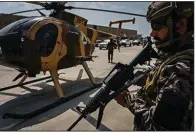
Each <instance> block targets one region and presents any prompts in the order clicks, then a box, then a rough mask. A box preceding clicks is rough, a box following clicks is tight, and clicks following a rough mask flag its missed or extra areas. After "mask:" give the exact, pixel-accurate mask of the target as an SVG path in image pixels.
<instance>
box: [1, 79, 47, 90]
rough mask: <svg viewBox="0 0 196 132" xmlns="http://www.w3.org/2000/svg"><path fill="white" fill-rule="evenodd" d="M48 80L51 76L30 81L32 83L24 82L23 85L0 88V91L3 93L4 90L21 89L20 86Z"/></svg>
mask: <svg viewBox="0 0 196 132" xmlns="http://www.w3.org/2000/svg"><path fill="white" fill-rule="evenodd" d="M50 78H51V76H47V77H43V78H39V79H35V80H32V81H28V82H24V83H18V84H15V85H11V86H7V87H3V88H0V91H5V90H8V89H12V88H16V87H21V86H24V85H27V84H31V83H35V82H39V81H42V80H46V79H50Z"/></svg>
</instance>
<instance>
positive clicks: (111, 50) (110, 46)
mask: <svg viewBox="0 0 196 132" xmlns="http://www.w3.org/2000/svg"><path fill="white" fill-rule="evenodd" d="M115 46H116V44H115V43H114V41H113V39H112V38H111V39H110V42H109V43H108V45H107V49H108V63H110V62H111V63H112V61H113V55H114V47H115Z"/></svg>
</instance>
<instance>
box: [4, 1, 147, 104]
mask: <svg viewBox="0 0 196 132" xmlns="http://www.w3.org/2000/svg"><path fill="white" fill-rule="evenodd" d="M28 3H32V4H37V5H40V6H42V7H43V8H41V9H35V10H26V11H20V12H15V13H11V14H5V16H7V15H15V14H19V13H24V12H30V11H38V12H39V13H40V14H41V16H39V17H27V18H24V19H21V20H18V21H15V22H13V23H11V24H9V25H7V26H5V27H4V28H3V29H1V30H0V47H1V50H2V53H1V58H0V65H4V66H9V67H12V68H15V69H16V70H18V71H19V72H21V73H20V74H19V75H18V76H17V77H16V78H15V79H14V80H16V79H18V78H20V77H22V76H23V78H22V80H21V81H20V84H22V83H23V82H24V81H25V79H26V78H27V77H36V74H39V73H40V72H41V71H43V72H44V73H45V72H46V71H49V72H50V75H51V77H52V79H53V82H54V87H55V88H56V91H57V95H58V97H59V98H60V99H62V98H64V93H63V90H62V88H61V85H60V83H59V81H58V70H60V69H64V68H70V67H73V66H76V65H82V66H83V67H84V69H85V71H86V72H87V75H88V76H89V79H90V81H91V83H92V84H93V85H94V86H100V84H97V83H96V81H95V80H94V77H93V75H92V73H91V71H90V69H89V68H88V65H87V63H86V61H91V60H92V59H93V57H95V56H92V54H93V51H94V48H95V46H94V42H95V40H96V39H98V37H100V36H107V37H108V38H109V37H114V35H112V34H109V33H104V32H100V31H97V30H96V29H93V28H89V27H87V20H86V19H85V18H82V17H80V16H78V15H75V14H72V13H69V12H66V11H65V9H69V10H71V9H82V10H95V11H105V12H113V13H120V14H127V15H139V14H133V13H126V12H118V11H110V10H101V9H92V8H81V7H73V6H65V4H66V3H67V2H51V3H47V2H46V3H41V2H28ZM41 10H53V12H52V13H51V14H50V15H49V17H46V15H45V14H43V13H42V12H41ZM139 16H142V15H139ZM143 16H144V15H143ZM7 89H8V88H7ZM65 100H66V99H65Z"/></svg>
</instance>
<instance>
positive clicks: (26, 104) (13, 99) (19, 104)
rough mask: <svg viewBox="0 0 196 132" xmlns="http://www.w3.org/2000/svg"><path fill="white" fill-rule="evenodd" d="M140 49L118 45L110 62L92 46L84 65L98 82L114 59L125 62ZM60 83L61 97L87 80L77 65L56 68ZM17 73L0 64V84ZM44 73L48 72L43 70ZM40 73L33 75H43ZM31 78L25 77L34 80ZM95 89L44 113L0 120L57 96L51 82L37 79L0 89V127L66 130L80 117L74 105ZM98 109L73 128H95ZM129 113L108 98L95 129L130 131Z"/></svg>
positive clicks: (38, 106) (105, 54) (105, 55)
mask: <svg viewBox="0 0 196 132" xmlns="http://www.w3.org/2000/svg"><path fill="white" fill-rule="evenodd" d="M141 49H142V46H134V47H122V48H121V50H120V52H119V51H118V50H117V49H115V51H114V60H113V63H108V59H107V50H99V48H96V49H95V52H94V54H93V55H94V56H98V57H97V58H95V59H94V62H87V63H88V66H89V68H90V70H91V72H92V74H93V76H94V77H95V79H96V81H97V82H99V81H101V80H103V78H104V77H105V76H106V75H107V74H108V73H109V71H110V70H111V69H112V68H113V67H114V66H115V64H116V63H117V62H121V63H124V64H128V63H129V62H130V61H131V59H133V57H135V55H136V54H137V53H138V52H139V51H140V50H141ZM59 73H64V74H62V75H60V78H62V79H60V83H61V85H62V87H63V90H64V94H65V96H69V95H71V94H73V93H76V92H78V91H80V90H83V89H85V88H87V87H89V86H91V83H90V81H89V79H88V76H87V74H86V72H85V70H84V69H83V67H82V66H81V65H78V66H76V67H72V68H68V69H63V70H60V71H59ZM17 74H18V72H17V71H15V70H13V69H10V68H7V67H3V66H0V84H1V85H0V87H3V86H8V85H11V84H16V83H17V82H12V80H13V78H15V76H16V75H17ZM47 75H49V74H48V73H47ZM45 76H46V75H43V74H42V73H41V74H40V75H38V76H37V78H40V77H45ZM34 79H35V78H28V79H27V81H28V80H34ZM137 89H138V87H137V86H131V87H130V88H129V90H132V91H136V90H137ZM97 90H98V89H95V90H92V91H90V92H88V93H86V94H84V95H82V96H80V97H77V98H75V99H73V100H71V101H69V102H67V103H64V104H62V105H60V106H58V107H56V108H54V109H51V110H49V111H47V112H44V113H42V114H40V115H38V116H35V117H33V118H30V119H26V120H24V119H3V118H2V115H3V114H4V113H5V112H14V113H27V112H30V111H34V110H35V109H37V108H40V107H43V106H45V105H47V104H50V103H52V102H54V101H56V100H57V99H58V97H57V95H56V90H55V89H54V87H53V83H52V82H51V81H50V82H45V81H41V82H37V83H34V84H29V85H25V86H24V87H22V88H21V87H17V88H13V89H9V90H6V91H2V92H0V130H11V131H13V130H25V131H26V130H36V131H37V130H67V129H68V128H69V126H70V125H71V124H72V123H73V122H74V121H75V120H76V119H77V118H78V117H79V116H80V114H79V113H78V112H77V111H76V110H75V107H76V106H77V105H79V104H80V105H81V104H85V103H86V101H87V100H89V99H90V98H91V97H93V96H94V95H95V92H96V91H97ZM97 116H98V110H97V111H96V112H94V113H92V114H91V115H89V116H88V117H87V118H85V119H82V120H81V121H80V122H79V123H78V124H77V125H76V126H75V127H74V128H73V130H96V121H97ZM133 117H134V116H133V115H132V113H131V112H130V111H129V110H128V109H126V108H123V107H122V106H120V105H118V104H117V103H116V102H115V101H114V100H112V101H111V102H110V103H109V104H108V105H107V106H106V108H105V110H104V116H103V119H102V123H101V126H100V128H99V130H101V131H103V130H107V131H109V130H132V129H133Z"/></svg>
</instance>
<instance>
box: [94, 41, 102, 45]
mask: <svg viewBox="0 0 196 132" xmlns="http://www.w3.org/2000/svg"><path fill="white" fill-rule="evenodd" d="M102 41H103V40H96V41H95V43H94V45H95V47H99V43H101V42H102Z"/></svg>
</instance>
